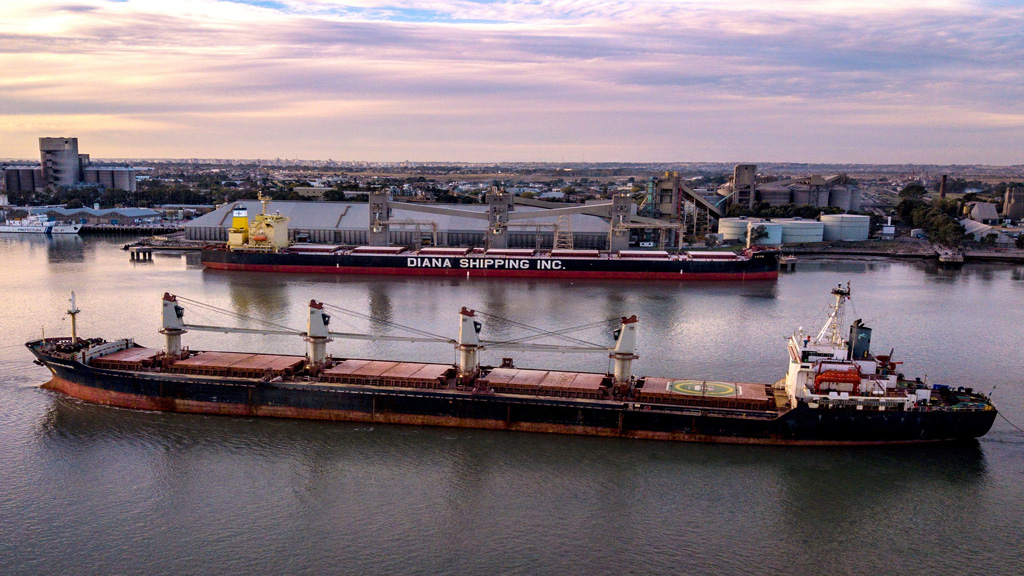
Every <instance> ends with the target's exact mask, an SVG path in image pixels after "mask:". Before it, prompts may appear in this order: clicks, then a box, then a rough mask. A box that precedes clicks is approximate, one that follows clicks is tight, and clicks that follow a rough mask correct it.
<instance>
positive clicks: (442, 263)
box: [406, 258, 452, 268]
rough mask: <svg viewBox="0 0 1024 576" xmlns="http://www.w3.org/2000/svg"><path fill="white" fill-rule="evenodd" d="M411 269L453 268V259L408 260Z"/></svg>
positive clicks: (407, 263)
mask: <svg viewBox="0 0 1024 576" xmlns="http://www.w3.org/2000/svg"><path fill="white" fill-rule="evenodd" d="M406 266H408V267H409V268H451V267H452V260H451V258H406Z"/></svg>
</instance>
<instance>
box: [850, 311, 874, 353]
mask: <svg viewBox="0 0 1024 576" xmlns="http://www.w3.org/2000/svg"><path fill="white" fill-rule="evenodd" d="M849 346H850V358H851V359H852V360H863V359H865V358H867V357H868V356H869V355H870V354H871V328H868V327H867V326H865V325H864V322H862V321H861V320H860V318H858V319H857V320H854V321H853V324H851V325H850V344H849Z"/></svg>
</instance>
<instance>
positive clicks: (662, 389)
mask: <svg viewBox="0 0 1024 576" xmlns="http://www.w3.org/2000/svg"><path fill="white" fill-rule="evenodd" d="M637 395H638V397H639V398H640V399H641V400H644V401H648V402H660V403H666V404H680V405H684V406H708V405H712V406H721V407H725V406H735V407H738V408H748V409H755V410H772V409H774V408H775V400H774V397H773V395H771V394H770V393H769V385H766V384H756V383H749V382H722V381H717V380H687V379H675V378H651V377H648V378H644V379H643V380H642V384H641V385H639V386H638V391H637Z"/></svg>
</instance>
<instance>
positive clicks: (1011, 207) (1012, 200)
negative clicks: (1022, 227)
mask: <svg viewBox="0 0 1024 576" xmlns="http://www.w3.org/2000/svg"><path fill="white" fill-rule="evenodd" d="M1003 217H1004V218H1009V219H1010V220H1013V221H1014V222H1018V221H1020V220H1024V186H1009V187H1007V188H1006V197H1005V198H1004V199H1003Z"/></svg>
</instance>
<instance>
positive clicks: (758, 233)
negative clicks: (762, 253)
mask: <svg viewBox="0 0 1024 576" xmlns="http://www.w3.org/2000/svg"><path fill="white" fill-rule="evenodd" d="M748 234H749V235H750V245H751V246H753V245H755V244H757V243H758V242H760V241H761V240H764V239H765V238H767V237H768V229H767V228H765V227H764V226H761V225H758V226H755V227H753V228H751V229H750V231H749V232H748Z"/></svg>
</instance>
